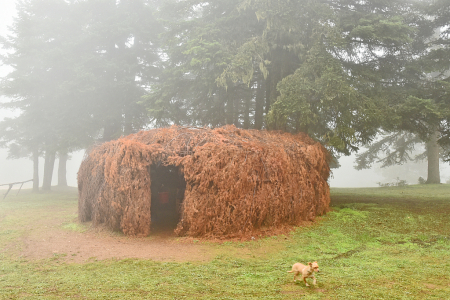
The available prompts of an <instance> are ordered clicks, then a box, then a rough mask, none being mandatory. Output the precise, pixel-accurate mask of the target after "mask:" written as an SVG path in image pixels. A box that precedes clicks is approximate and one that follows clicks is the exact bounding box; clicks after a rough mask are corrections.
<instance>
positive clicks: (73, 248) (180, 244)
mask: <svg viewBox="0 0 450 300" xmlns="http://www.w3.org/2000/svg"><path fill="white" fill-rule="evenodd" d="M212 250H213V249H212V248H211V247H208V246H206V245H202V244H196V243H194V242H193V241H192V240H186V239H181V240H180V239H177V238H175V237H173V236H168V235H164V234H160V235H158V236H152V237H147V238H130V237H125V236H118V235H115V234H114V233H111V232H108V231H106V230H99V229H89V230H88V231H87V232H84V233H79V232H74V231H68V230H63V229H59V228H49V229H48V230H46V231H44V232H40V233H39V234H30V235H29V236H27V237H24V238H22V247H21V250H20V253H19V255H20V256H22V257H24V258H28V259H46V258H51V257H55V256H59V257H60V258H62V259H64V260H65V261H67V262H74V263H82V262H86V261H89V260H104V259H111V258H116V259H124V258H143V259H152V260H158V261H208V260H210V259H211V258H212V257H213V251H212Z"/></svg>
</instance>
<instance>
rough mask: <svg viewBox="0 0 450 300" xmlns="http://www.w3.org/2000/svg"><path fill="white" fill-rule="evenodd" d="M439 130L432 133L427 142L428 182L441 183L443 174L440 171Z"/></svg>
mask: <svg viewBox="0 0 450 300" xmlns="http://www.w3.org/2000/svg"><path fill="white" fill-rule="evenodd" d="M438 138H439V132H438V131H437V130H435V131H434V132H433V134H431V137H430V140H429V141H428V142H427V158H428V179H427V183H430V184H437V183H441V175H440V172H439V144H438Z"/></svg>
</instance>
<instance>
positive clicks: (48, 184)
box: [42, 150, 56, 191]
mask: <svg viewBox="0 0 450 300" xmlns="http://www.w3.org/2000/svg"><path fill="white" fill-rule="evenodd" d="M55 159H56V152H55V151H53V150H46V151H45V162H44V179H43V183H42V190H43V191H50V190H51V188H52V177H53V169H54V166H55Z"/></svg>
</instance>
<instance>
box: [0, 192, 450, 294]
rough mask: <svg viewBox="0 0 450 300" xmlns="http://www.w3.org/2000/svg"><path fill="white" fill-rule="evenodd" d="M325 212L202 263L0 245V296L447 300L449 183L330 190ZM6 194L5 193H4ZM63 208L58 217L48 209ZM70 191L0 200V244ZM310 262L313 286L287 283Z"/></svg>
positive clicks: (228, 245) (72, 201)
mask: <svg viewBox="0 0 450 300" xmlns="http://www.w3.org/2000/svg"><path fill="white" fill-rule="evenodd" d="M331 195H332V202H331V208H332V210H331V211H330V212H329V213H328V214H327V215H326V216H324V217H322V218H321V219H320V220H318V222H316V223H315V224H314V225H312V226H308V227H304V228H299V229H297V230H296V231H294V232H292V233H290V234H288V235H279V236H273V237H266V238H262V239H256V240H254V241H248V242H225V243H220V244H218V243H213V242H208V241H202V240H200V241H198V243H199V244H202V246H205V245H207V246H208V247H209V249H210V250H211V251H212V252H213V253H214V256H213V258H212V259H211V260H209V261H207V262H161V261H153V260H145V259H123V260H118V259H113V258H111V259H107V260H95V259H92V260H90V261H88V262H85V263H67V262H66V260H65V259H64V258H65V257H66V256H67V254H65V253H59V254H55V255H54V256H53V257H51V258H47V259H43V260H31V259H24V258H23V257H20V256H17V255H11V254H10V253H9V252H8V251H6V250H5V251H0V253H1V254H0V299H70V298H79V299H300V298H301V299H448V298H449V295H450V222H449V214H448V213H449V212H450V197H449V195H450V186H449V185H419V186H406V187H391V188H371V189H332V191H331ZM10 197H11V198H10ZM54 206H63V208H64V209H63V211H65V208H67V210H66V211H67V212H66V214H62V215H61V216H51V215H49V212H48V211H50V209H49V208H50V207H54ZM76 207H77V201H76V191H64V192H56V193H50V194H37V195H33V194H31V193H27V192H24V193H22V192H21V194H20V195H19V196H8V198H7V199H5V200H3V201H2V200H0V247H1V248H0V249H2V248H4V247H5V246H6V245H11V244H14V243H16V244H17V247H18V248H20V241H21V239H22V238H23V237H24V236H25V235H26V234H27V230H26V228H27V226H28V225H29V224H30V223H32V222H37V221H42V219H45V218H51V217H53V218H54V217H58V218H60V221H61V222H60V223H61V224H62V225H61V228H63V229H64V230H68V231H76V232H78V233H81V234H83V232H84V231H85V230H86V228H85V227H84V225H83V224H78V223H76V221H74V214H73V212H74V210H75V211H76ZM315 260H317V261H318V262H319V265H320V269H321V273H319V274H318V275H317V283H318V284H317V286H316V287H305V286H304V284H303V283H300V282H298V283H294V282H293V281H292V274H290V273H287V271H288V270H290V268H291V265H292V264H293V263H295V262H303V263H306V262H308V261H315Z"/></svg>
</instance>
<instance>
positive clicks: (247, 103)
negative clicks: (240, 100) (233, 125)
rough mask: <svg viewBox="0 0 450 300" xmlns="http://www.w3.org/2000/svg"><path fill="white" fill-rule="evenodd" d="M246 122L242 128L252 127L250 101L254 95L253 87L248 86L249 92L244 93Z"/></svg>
mask: <svg viewBox="0 0 450 300" xmlns="http://www.w3.org/2000/svg"><path fill="white" fill-rule="evenodd" d="M244 97H245V98H244V124H243V126H242V128H244V129H249V128H250V103H251V101H252V97H253V89H252V88H251V87H250V88H248V91H247V93H244Z"/></svg>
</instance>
